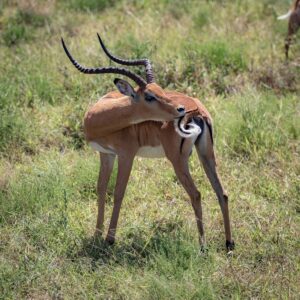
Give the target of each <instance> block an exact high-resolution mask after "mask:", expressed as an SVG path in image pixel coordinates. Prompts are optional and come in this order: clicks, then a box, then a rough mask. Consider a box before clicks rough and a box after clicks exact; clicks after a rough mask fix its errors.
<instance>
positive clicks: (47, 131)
mask: <svg viewBox="0 0 300 300" xmlns="http://www.w3.org/2000/svg"><path fill="white" fill-rule="evenodd" d="M290 2H291V1H288V0H284V1H281V0H280V1H279V0H273V1H271V0H262V1H250V0H244V1H240V0H231V1H229V0H219V1H213V0H211V1H209V0H207V1H204V0H200V1H192V0H189V1H179V0H153V1H150V0H139V1H138V0H131V1H130V0H120V1H116V0H89V1H87V0H69V1H62V0H56V1H55V0H40V1H39V0H19V1H17V0H16V1H15V0H2V1H1V2H0V69H1V75H0V234H1V238H0V299H2V298H3V299H13V298H16V299H24V298H28V299H48V298H50V299H74V298H75V299H77V298H78V299H79V298H97V299H98V298H105V299H107V298H112V299H127V298H128V299H141V298H147V299H170V298H173V299H215V298H231V297H232V298H236V299H240V298H259V299H260V298H262V299H270V298H283V299H296V298H297V295H299V292H300V291H299V286H298V281H299V246H300V245H299V229H300V228H299V210H300V201H299V200H300V199H299V194H300V187H299V179H300V178H299V177H300V160H299V153H300V147H299V135H300V101H299V92H300V76H299V75H300V69H299V67H300V58H299V54H298V53H299V51H300V37H298V39H296V41H295V43H294V45H292V48H291V55H290V57H291V60H290V62H288V63H287V62H285V61H284V51H283V45H284V38H285V35H286V31H287V22H285V21H278V20H277V16H278V15H281V14H283V13H285V12H287V10H288V9H289V7H290V4H291V3H290ZM97 32H99V33H100V34H101V36H102V37H103V39H104V41H105V43H106V44H107V46H108V47H109V49H111V50H112V52H113V53H115V54H117V55H118V56H121V57H124V58H125V57H127V58H135V57H149V58H150V59H151V61H152V62H153V65H154V68H155V74H156V77H157V82H158V83H159V84H160V85H161V86H162V87H164V88H168V89H176V90H178V91H181V92H184V93H186V94H188V95H191V96H194V97H197V98H199V99H200V100H201V101H202V102H203V103H204V104H205V106H206V107H207V108H208V110H209V111H210V112H211V114H212V116H213V118H214V129H215V135H216V138H215V139H216V148H217V155H218V161H219V168H220V173H221V177H222V179H223V182H224V185H225V186H226V188H227V190H228V193H229V195H230V209H231V215H232V223H233V224H232V226H233V233H234V238H235V240H236V243H237V249H236V251H235V254H234V255H233V256H232V257H227V256H226V254H225V251H224V249H223V242H224V241H223V231H222V228H223V227H222V219H221V215H220V212H219V207H218V204H217V201H216V199H215V195H214V193H213V192H212V189H211V187H210V186H209V184H208V182H207V180H206V179H205V176H204V174H203V171H202V169H201V167H200V166H199V163H198V161H197V158H196V156H194V155H192V157H191V171H192V174H193V177H194V178H195V181H196V183H197V185H198V186H199V189H200V190H201V192H202V198H203V209H204V220H205V224H206V233H207V239H208V243H209V252H208V255H207V256H205V257H204V256H202V255H200V254H199V251H198V249H199V247H198V244H197V230H196V225H195V223H194V217H193V212H192V208H191V206H190V204H189V202H188V197H187V196H186V194H185V193H184V191H183V190H182V188H181V187H180V185H179V183H178V181H177V180H176V178H175V175H174V172H173V170H172V169H171V166H170V165H169V163H168V162H167V161H165V160H161V159H159V160H158V159H156V160H149V159H143V160H141V159H137V161H136V163H135V165H134V169H133V172H132V176H131V179H130V183H129V186H128V190H127V195H126V199H125V200H124V207H123V209H122V210H121V217H120V225H119V231H118V239H119V240H118V243H117V245H116V246H115V247H112V248H109V247H107V246H105V245H103V244H102V243H101V242H96V241H94V240H93V239H92V238H91V237H92V234H93V229H94V226H95V219H96V194H95V184H96V180H97V172H98V168H99V162H98V156H97V155H96V154H95V153H94V152H93V151H92V150H91V149H89V148H88V147H86V145H85V143H84V137H83V133H82V119H83V115H84V113H85V111H86V110H87V107H88V106H89V105H90V104H91V103H94V102H95V101H96V100H97V99H98V98H99V97H100V96H101V95H103V94H105V93H106V92H107V91H110V90H111V89H113V88H114V86H113V83H112V81H113V78H114V77H112V76H110V75H102V76H85V75H83V74H80V73H79V72H78V71H76V70H75V69H74V67H72V66H71V65H70V63H69V61H68V59H67V57H66V56H65V54H64V52H63V49H62V47H61V44H60V38H61V37H64V39H65V41H66V43H67V45H68V47H69V49H70V51H71V53H72V54H73V55H74V57H75V58H76V59H77V60H78V61H79V62H80V63H82V64H83V65H86V66H107V65H110V64H111V62H110V61H109V60H108V59H107V57H105V55H104V53H103V52H102V51H101V49H100V45H99V44H98V41H97V36H96V33H97ZM135 71H136V72H141V71H142V70H139V69H135ZM114 176H115V175H114ZM114 176H113V177H114ZM146 178H147V180H145V179H146ZM113 183H114V182H113V180H112V182H111V183H110V188H109V190H110V197H109V201H108V206H107V209H108V212H107V214H106V223H107V222H108V220H109V217H110V211H111V206H112V199H111V196H112V190H113Z"/></svg>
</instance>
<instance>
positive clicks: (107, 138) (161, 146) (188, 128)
mask: <svg viewBox="0 0 300 300" xmlns="http://www.w3.org/2000/svg"><path fill="white" fill-rule="evenodd" d="M98 39H99V42H100V45H101V47H102V49H103V51H104V52H105V54H106V55H107V56H108V57H109V58H110V59H111V60H112V61H114V62H116V63H118V64H121V65H127V66H144V67H145V72H146V81H145V80H144V79H143V78H141V77H139V76H137V75H136V74H134V73H131V72H130V71H128V70H125V69H121V68H117V67H114V68H113V67H109V68H87V67H84V66H82V65H80V64H79V63H78V62H77V61H76V60H75V59H74V58H73V57H72V56H71V54H70V52H69V51H68V49H67V48H66V45H65V43H64V41H63V40H62V44H63V48H64V50H65V52H66V54H67V56H68V58H69V59H70V61H71V63H72V64H73V65H74V66H75V67H76V68H77V69H78V70H79V71H80V72H83V73H85V74H102V73H117V74H122V75H125V76H127V77H129V78H130V79H132V80H133V81H135V83H136V84H137V85H138V87H137V88H135V89H134V88H133V87H132V86H131V85H130V84H129V83H128V82H127V81H125V80H121V79H115V80H114V83H115V85H116V87H117V88H118V91H113V92H110V93H108V94H106V95H104V96H103V97H102V98H100V100H98V102H96V104H94V105H93V106H92V107H91V108H90V109H89V110H88V111H87V113H86V114H85V117H84V133H85V138H86V140H87V142H88V143H89V145H90V146H91V147H92V148H93V149H95V150H96V151H98V152H99V153H100V172H99V177H98V183H97V194H98V216H97V224H96V231H95V236H96V237H99V236H100V237H101V236H102V233H103V223H104V209H105V202H106V191H107V187H108V182H109V179H110V176H111V173H112V170H113V165H114V161H115V158H116V156H117V157H118V171H117V179H116V184H115V189H114V204H113V212H112V216H111V220H110V224H109V228H108V232H107V236H106V242H107V243H109V244H113V243H114V242H115V235H116V229H117V223H118V218H119V213H120V208H121V204H122V201H123V198H124V194H125V189H126V186H127V183H128V179H129V176H130V172H131V169H132V164H133V160H134V157H135V156H140V157H152V158H156V157H157V158H159V157H166V158H167V159H168V160H169V161H170V162H171V164H172V165H173V168H174V170H175V173H176V175H177V177H178V179H179V181H180V183H181V184H182V186H183V187H184V189H185V190H186V192H187V193H188V195H189V197H190V200H191V203H192V207H193V209H194V213H195V217H196V223H197V228H198V232H199V242H200V246H201V249H204V247H205V236H204V227H203V222H202V208H201V194H200V192H199V191H198V189H197V187H196V186H195V183H194V181H193V179H192V177H191V174H190V171H189V165H188V160H189V156H190V154H191V152H192V148H193V146H195V147H196V150H197V153H198V157H199V159H200V161H201V162H202V165H203V167H204V170H205V172H206V175H207V177H208V179H209V181H210V183H211V185H212V187H213V189H214V191H215V193H216V195H217V198H218V200H219V204H220V207H221V211H222V215H223V220H224V227H225V237H226V248H227V250H228V251H231V250H233V249H234V241H233V240H232V237H231V229H230V219H229V209H228V196H227V193H226V191H225V190H224V188H223V186H222V183H221V180H220V178H219V175H218V172H217V169H216V159H215V154H214V148H213V132H212V118H211V116H210V114H209V112H208V111H207V109H206V108H205V107H204V105H203V104H202V103H201V102H200V101H199V100H198V99H196V98H192V97H188V96H186V95H184V94H181V93H179V92H176V91H168V90H164V89H162V88H161V87H160V86H159V85H158V84H156V83H155V80H154V74H153V70H152V66H151V63H150V61H149V60H148V59H137V60H125V59H121V58H118V57H116V56H114V55H113V54H112V53H111V52H110V51H109V50H108V49H107V48H106V46H105V45H104V43H103V41H102V39H101V38H100V36H99V34H98Z"/></svg>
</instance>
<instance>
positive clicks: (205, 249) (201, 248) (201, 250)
mask: <svg viewBox="0 0 300 300" xmlns="http://www.w3.org/2000/svg"><path fill="white" fill-rule="evenodd" d="M200 253H201V254H205V255H207V254H208V248H207V246H206V245H201V247H200Z"/></svg>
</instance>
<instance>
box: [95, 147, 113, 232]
mask: <svg viewBox="0 0 300 300" xmlns="http://www.w3.org/2000/svg"><path fill="white" fill-rule="evenodd" d="M114 161H115V155H112V154H105V153H100V163H101V165H100V172H99V177H98V183H97V193H98V217H97V225H96V231H95V237H96V236H101V235H102V231H103V222H104V209H105V198H106V190H107V186H108V183H109V178H110V176H111V173H112V170H113V166H114Z"/></svg>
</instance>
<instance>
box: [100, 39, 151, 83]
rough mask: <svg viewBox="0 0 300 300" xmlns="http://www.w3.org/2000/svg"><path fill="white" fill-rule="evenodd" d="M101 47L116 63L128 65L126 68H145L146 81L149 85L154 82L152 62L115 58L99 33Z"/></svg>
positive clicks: (144, 59)
mask: <svg viewBox="0 0 300 300" xmlns="http://www.w3.org/2000/svg"><path fill="white" fill-rule="evenodd" d="M97 36H98V39H99V42H100V45H101V47H102V49H103V51H104V52H105V54H106V55H107V56H108V57H109V58H110V59H111V60H112V61H114V62H116V63H118V64H121V65H126V66H144V67H145V69H146V80H147V83H152V82H154V75H153V70H152V66H151V62H150V60H149V59H147V58H142V59H133V60H128V59H122V58H119V57H116V56H114V55H113V54H112V53H111V52H109V51H108V49H107V48H106V47H105V45H104V43H103V41H102V39H101V37H100V35H99V33H97Z"/></svg>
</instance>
